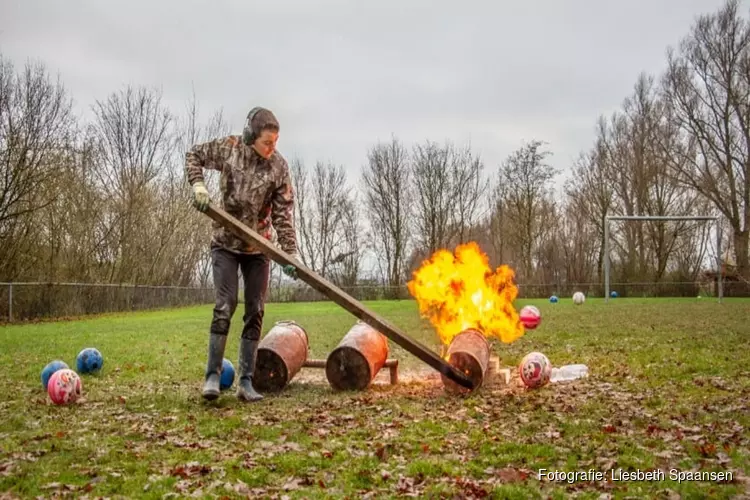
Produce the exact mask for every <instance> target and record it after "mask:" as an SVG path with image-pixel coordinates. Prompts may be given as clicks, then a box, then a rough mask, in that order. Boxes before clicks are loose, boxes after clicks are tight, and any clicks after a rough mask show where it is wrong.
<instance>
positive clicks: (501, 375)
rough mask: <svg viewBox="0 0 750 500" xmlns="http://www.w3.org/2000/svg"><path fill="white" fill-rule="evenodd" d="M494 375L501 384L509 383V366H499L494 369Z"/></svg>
mask: <svg viewBox="0 0 750 500" xmlns="http://www.w3.org/2000/svg"><path fill="white" fill-rule="evenodd" d="M494 376H495V378H496V379H497V380H498V381H499V383H501V384H502V385H510V368H501V369H499V370H497V371H495V373H494Z"/></svg>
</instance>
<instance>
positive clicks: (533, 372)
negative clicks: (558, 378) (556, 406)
mask: <svg viewBox="0 0 750 500" xmlns="http://www.w3.org/2000/svg"><path fill="white" fill-rule="evenodd" d="M518 374H519V375H520V376H521V381H522V382H523V383H524V385H525V386H526V387H529V388H532V389H535V388H537V387H542V386H543V385H546V384H547V383H548V382H549V378H550V375H552V364H551V363H550V362H549V359H547V356H545V355H544V354H542V353H541V352H531V353H529V354H527V355H526V356H524V358H523V359H522V360H521V364H520V365H519V366H518Z"/></svg>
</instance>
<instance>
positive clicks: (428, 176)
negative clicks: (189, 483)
mask: <svg viewBox="0 0 750 500" xmlns="http://www.w3.org/2000/svg"><path fill="white" fill-rule="evenodd" d="M453 161H454V150H453V147H452V146H451V145H450V144H446V145H444V146H440V145H438V144H437V143H435V142H431V141H426V142H425V143H424V144H418V145H416V146H414V149H413V153H412V162H411V166H412V172H411V178H412V180H413V182H414V194H415V207H414V208H415V210H414V216H415V217H414V218H415V226H416V227H415V229H416V235H417V239H418V240H419V245H420V247H421V249H422V250H423V251H425V252H427V253H428V254H430V255H431V254H433V253H434V252H436V251H437V250H439V249H441V248H446V247H447V246H448V242H449V240H450V236H451V235H450V231H449V224H450V223H451V221H452V220H453V218H454V212H455V207H456V203H457V199H456V197H455V194H456V193H455V192H454V183H453V173H454V171H453V168H452V167H453V166H452V162H453Z"/></svg>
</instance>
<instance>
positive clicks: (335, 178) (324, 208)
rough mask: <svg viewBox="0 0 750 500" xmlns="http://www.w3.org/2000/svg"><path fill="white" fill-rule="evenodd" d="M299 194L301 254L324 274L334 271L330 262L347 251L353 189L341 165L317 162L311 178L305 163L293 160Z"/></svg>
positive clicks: (297, 200)
mask: <svg viewBox="0 0 750 500" xmlns="http://www.w3.org/2000/svg"><path fill="white" fill-rule="evenodd" d="M291 168H292V174H293V178H294V180H293V182H294V183H295V188H296V189H297V190H298V191H297V193H298V195H297V196H296V209H297V215H298V219H297V227H298V231H299V233H300V236H301V238H300V244H299V246H300V247H301V249H302V251H301V258H302V260H303V262H304V264H305V265H306V266H308V267H310V268H311V269H312V270H314V271H316V272H318V273H320V274H321V275H323V276H329V275H330V274H331V273H332V269H331V266H332V265H335V264H338V263H339V262H340V261H338V260H337V261H336V262H334V260H336V259H337V257H338V256H339V255H340V254H341V253H342V252H343V251H344V249H345V247H346V244H347V238H346V227H345V226H346V218H347V210H348V207H347V205H348V203H349V199H350V196H351V192H350V191H351V190H350V188H349V187H348V186H347V184H346V173H345V172H344V168H343V167H342V166H337V165H334V164H331V163H323V162H317V163H316V164H315V167H314V169H313V171H312V177H311V178H308V175H309V173H308V172H307V171H306V169H305V167H304V164H303V163H302V162H301V161H300V160H299V159H296V160H294V161H293V162H292V167H291Z"/></svg>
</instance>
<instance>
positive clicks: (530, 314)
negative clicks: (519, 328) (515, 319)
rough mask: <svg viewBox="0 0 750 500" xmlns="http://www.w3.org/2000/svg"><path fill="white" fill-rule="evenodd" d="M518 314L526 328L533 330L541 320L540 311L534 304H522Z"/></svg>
mask: <svg viewBox="0 0 750 500" xmlns="http://www.w3.org/2000/svg"><path fill="white" fill-rule="evenodd" d="M518 316H519V318H520V319H521V323H522V324H523V327H524V328H526V329H527V330H533V329H534V328H536V327H537V326H539V323H541V322H542V313H540V312H539V309H537V308H536V307H534V306H524V307H523V309H521V312H520V313H519V314H518Z"/></svg>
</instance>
